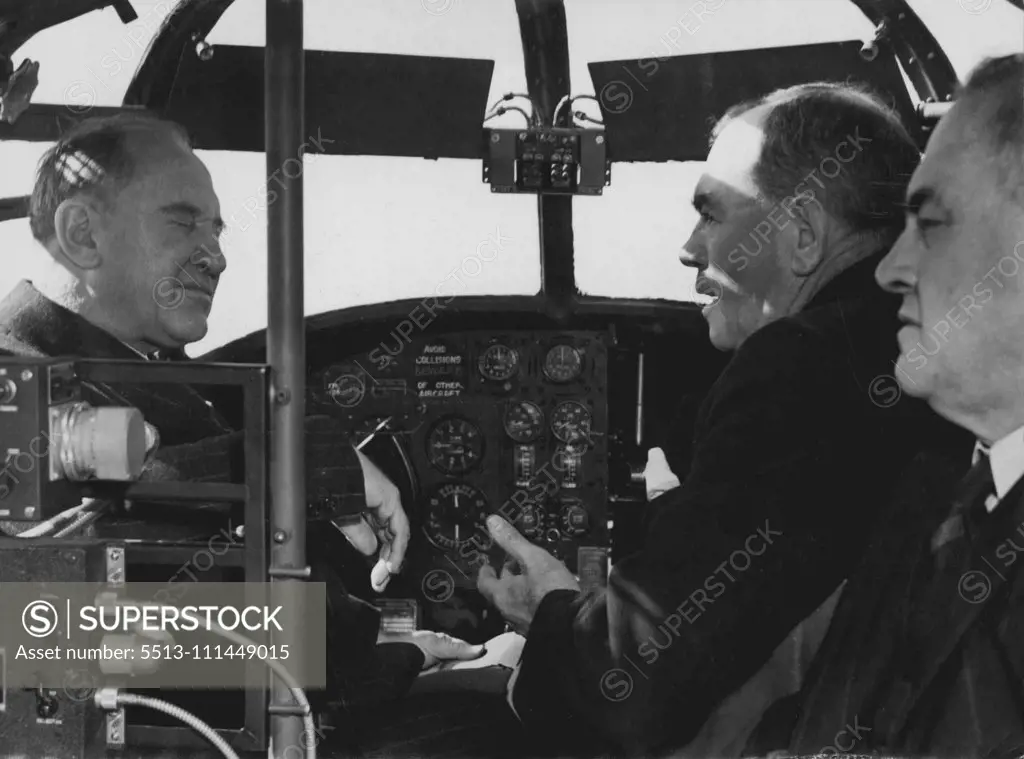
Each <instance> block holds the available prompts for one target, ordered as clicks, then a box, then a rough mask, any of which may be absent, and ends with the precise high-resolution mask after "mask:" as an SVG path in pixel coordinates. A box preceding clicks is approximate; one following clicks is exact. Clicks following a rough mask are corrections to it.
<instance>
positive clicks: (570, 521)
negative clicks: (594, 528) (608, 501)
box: [559, 501, 590, 538]
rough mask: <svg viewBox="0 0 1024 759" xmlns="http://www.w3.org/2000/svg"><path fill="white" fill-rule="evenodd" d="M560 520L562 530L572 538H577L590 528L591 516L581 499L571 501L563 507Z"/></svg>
mask: <svg viewBox="0 0 1024 759" xmlns="http://www.w3.org/2000/svg"><path fill="white" fill-rule="evenodd" d="M559 521H560V522H561V524H562V532H563V533H564V534H565V535H567V536H568V537H570V538H577V537H579V536H580V535H582V534H584V533H585V532H586V531H587V530H588V529H590V516H589V515H588V514H587V510H586V509H585V508H583V504H582V503H580V502H579V501H569V502H567V503H566V504H565V506H563V507H562V513H561V514H560V517H559Z"/></svg>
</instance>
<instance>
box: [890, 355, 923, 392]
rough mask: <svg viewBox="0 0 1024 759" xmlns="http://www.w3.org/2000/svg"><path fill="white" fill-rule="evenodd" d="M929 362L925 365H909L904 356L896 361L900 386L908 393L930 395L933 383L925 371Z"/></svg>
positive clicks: (896, 374)
mask: <svg viewBox="0 0 1024 759" xmlns="http://www.w3.org/2000/svg"><path fill="white" fill-rule="evenodd" d="M926 368H927V363H926V364H925V365H923V366H919V367H915V366H909V365H908V364H907V362H906V360H905V359H904V357H903V356H901V357H900V359H899V361H897V362H896V371H895V376H896V381H897V382H898V383H899V386H900V388H902V390H903V392H905V393H906V394H907V395H912V396H914V397H915V398H921V397H925V396H927V395H929V389H928V388H929V387H930V385H931V382H930V378H929V376H928V374H927V372H926V371H925V369H926Z"/></svg>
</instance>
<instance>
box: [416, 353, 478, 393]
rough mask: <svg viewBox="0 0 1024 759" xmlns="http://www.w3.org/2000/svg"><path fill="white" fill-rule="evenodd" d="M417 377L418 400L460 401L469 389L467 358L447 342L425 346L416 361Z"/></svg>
mask: <svg viewBox="0 0 1024 759" xmlns="http://www.w3.org/2000/svg"><path fill="white" fill-rule="evenodd" d="M415 376H416V395H417V397H419V398H421V399H424V400H432V399H447V398H459V397H461V396H462V394H463V392H464V391H465V389H466V357H465V355H464V354H463V353H461V352H459V351H456V350H452V348H451V347H450V346H449V345H448V344H447V343H444V342H440V341H434V342H428V343H425V344H424V345H423V347H422V348H421V349H420V351H419V353H418V354H417V355H416V358H415Z"/></svg>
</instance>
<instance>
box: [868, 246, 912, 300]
mask: <svg viewBox="0 0 1024 759" xmlns="http://www.w3.org/2000/svg"><path fill="white" fill-rule="evenodd" d="M906 237H907V233H906V232H904V233H903V234H902V235H900V238H899V239H898V240H897V241H896V244H895V245H893V246H892V248H891V249H890V250H889V253H888V254H887V255H886V257H885V258H883V259H882V260H881V262H880V263H879V264H878V268H877V269H875V281H876V282H878V284H879V285H880V286H881V287H882V289H883V290H885V291H887V292H890V293H897V294H903V293H906V292H909V291H911V290H913V289H914V287H916V286H917V271H916V270H915V268H914V265H913V257H912V256H911V255H910V246H909V245H908V244H907V243H906V242H905V240H906Z"/></svg>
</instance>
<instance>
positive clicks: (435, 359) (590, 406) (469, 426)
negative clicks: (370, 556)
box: [307, 331, 609, 588]
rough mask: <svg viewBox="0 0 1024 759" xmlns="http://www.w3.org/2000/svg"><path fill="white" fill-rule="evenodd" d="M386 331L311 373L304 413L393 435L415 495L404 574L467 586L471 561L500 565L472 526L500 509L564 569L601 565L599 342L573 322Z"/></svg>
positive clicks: (589, 572)
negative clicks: (439, 576) (421, 332)
mask: <svg viewBox="0 0 1024 759" xmlns="http://www.w3.org/2000/svg"><path fill="white" fill-rule="evenodd" d="M389 337H390V339H389V340H385V341H383V342H382V343H381V344H380V345H378V346H377V347H375V348H374V349H372V350H370V351H368V352H366V353H365V354H363V355H355V356H348V357H346V358H345V359H344V360H342V361H340V362H338V363H334V364H331V365H330V366H327V367H326V368H324V369H322V370H320V371H318V372H315V373H314V374H313V376H311V377H310V379H309V382H308V385H307V387H308V392H309V397H308V399H307V413H310V414H330V415H331V416H334V417H337V418H338V419H339V421H340V422H341V424H340V425H339V428H341V429H344V430H347V431H350V433H351V438H350V439H351V440H353V441H355V440H360V439H362V438H363V437H365V436H366V435H367V434H369V433H370V432H371V431H373V430H374V429H376V428H378V427H381V424H382V422H383V421H384V420H389V421H388V424H387V428H386V432H384V433H383V434H393V435H395V436H396V437H397V438H398V439H399V440H400V441H401V444H402V447H403V449H404V450H405V451H406V453H407V455H408V462H409V464H410V466H411V468H412V470H413V471H414V475H415V480H416V484H417V486H418V491H419V498H418V502H417V503H416V504H414V505H408V504H407V505H406V511H407V513H408V514H409V518H410V521H411V522H412V523H413V529H414V533H413V541H412V542H413V544H414V545H413V548H416V549H417V550H412V549H410V554H409V556H410V561H413V562H415V563H416V564H417V565H418V566H416V567H409V568H408V569H407V570H406V571H407V572H408V571H410V570H411V571H412V572H414V573H416V572H418V573H419V574H424V575H425V574H429V572H430V571H431V570H442V571H444V572H447V573H448V574H449V575H450V576H451V577H452V579H453V582H454V584H455V585H458V586H460V587H466V588H468V587H473V588H475V579H476V574H477V571H478V567H479V566H480V565H481V564H482V563H484V562H485V561H488V560H490V561H491V563H492V564H494V563H495V562H496V561H497V563H498V565H499V566H500V561H501V557H500V556H495V555H494V552H495V547H494V546H493V545H492V543H491V540H490V536H489V534H488V532H487V530H486V527H485V524H484V520H485V519H486V517H487V516H488V515H489V514H492V513H500V514H502V515H503V516H505V518H506V519H508V521H510V522H512V523H513V524H514V525H515V526H516V527H517V528H518V529H519V531H520V532H521V533H522V534H523V535H525V536H526V537H527V538H528V539H530V540H531V541H533V542H534V543H536V544H538V545H540V546H542V547H543V548H545V549H546V550H548V551H549V552H551V553H552V554H554V555H556V556H558V557H559V558H560V559H562V560H563V561H564V562H565V563H566V565H567V566H568V567H569V568H570V569H571V570H573V571H574V572H576V573H577V574H581V575H586V576H587V577H588V578H589V577H592V576H593V575H594V573H595V572H597V574H599V575H600V574H603V572H604V571H606V564H607V553H606V550H607V546H608V543H609V536H608V528H607V503H608V408H607V384H608V349H607V344H606V341H605V337H604V336H603V335H602V334H601V333H598V332H580V331H568V332H541V333H538V332H534V331H531V332H526V331H523V332H514V331H513V332H506V333H502V334H494V333H490V332H488V333H483V332H474V331H463V332H454V333H446V334H443V335H439V336H434V335H431V336H422V337H406V336H404V335H401V334H397V333H392V334H391V335H390V336H389ZM418 538H419V539H418ZM602 552H604V553H602ZM498 553H500V551H499V552H498ZM489 555H490V556H491V558H490V559H488V556H489ZM602 564H603V566H604V567H605V568H604V569H602V568H601V567H600V566H598V565H602ZM403 574H405V572H403Z"/></svg>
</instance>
